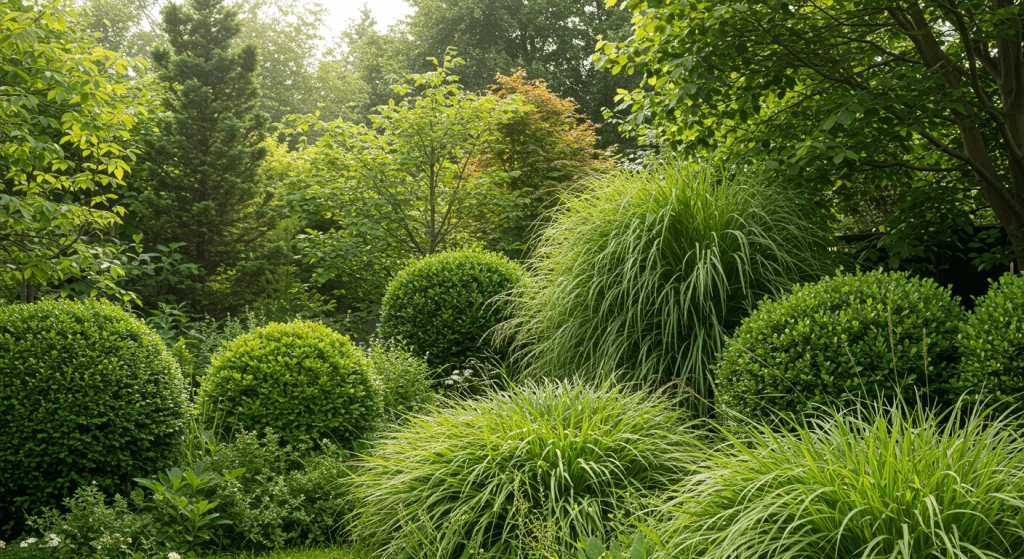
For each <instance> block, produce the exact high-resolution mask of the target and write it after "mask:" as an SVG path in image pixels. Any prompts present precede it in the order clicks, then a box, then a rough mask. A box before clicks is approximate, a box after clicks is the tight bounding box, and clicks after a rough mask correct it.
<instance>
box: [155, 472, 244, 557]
mask: <svg viewBox="0 0 1024 559" xmlns="http://www.w3.org/2000/svg"><path fill="white" fill-rule="evenodd" d="M243 471H244V470H234V471H231V472H227V473H224V474H223V475H221V474H220V473H218V472H216V471H214V470H212V469H210V467H209V465H207V464H206V463H205V462H198V463H196V464H194V465H192V466H190V467H188V468H186V469H185V470H182V469H180V468H171V469H169V470H167V471H166V472H161V473H160V474H158V475H157V477H156V478H154V479H149V478H136V480H135V481H137V482H138V483H139V485H140V486H142V487H143V488H144V489H146V490H148V491H147V492H146V496H145V497H144V498H141V499H139V503H140V508H141V511H142V514H143V515H145V516H147V517H148V520H149V521H150V524H151V526H150V532H151V534H152V537H153V538H154V539H155V540H156V541H158V542H160V544H161V545H162V546H163V547H167V548H169V549H179V550H182V551H185V552H190V551H196V550H198V549H200V548H202V547H204V546H205V545H206V544H208V542H210V541H211V540H213V539H214V538H215V537H216V536H217V532H218V527H219V526H222V525H224V524H230V523H231V521H230V520H227V519H225V518H222V517H221V514H220V512H218V511H215V510H214V509H216V508H217V505H219V504H220V502H219V501H216V500H215V499H214V497H215V495H216V491H217V485H218V484H220V483H221V482H222V481H224V480H230V479H233V478H235V477H238V476H239V475H240V474H241V473H242V472H243Z"/></svg>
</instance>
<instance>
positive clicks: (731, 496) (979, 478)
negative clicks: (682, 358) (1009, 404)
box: [655, 401, 1024, 559]
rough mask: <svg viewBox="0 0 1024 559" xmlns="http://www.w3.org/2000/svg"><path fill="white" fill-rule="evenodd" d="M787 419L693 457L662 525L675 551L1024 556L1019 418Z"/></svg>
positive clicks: (895, 558) (884, 413)
mask: <svg viewBox="0 0 1024 559" xmlns="http://www.w3.org/2000/svg"><path fill="white" fill-rule="evenodd" d="M779 427H780V426H779V425H772V424H765V425H762V424H755V423H743V425H742V426H738V427H736V426H734V427H730V428H724V429H723V431H724V434H725V435H726V436H727V438H726V439H725V440H723V441H722V442H721V443H720V444H717V445H714V446H705V447H703V448H699V449H697V450H696V451H695V452H694V454H695V457H697V458H701V462H700V464H699V465H698V466H697V467H696V468H695V469H694V474H693V475H691V476H690V477H688V478H687V479H686V481H684V482H683V483H682V484H681V485H680V487H679V488H678V489H676V490H675V492H674V499H673V500H671V501H670V502H669V503H668V505H667V506H666V507H665V508H664V509H663V511H662V513H663V514H664V515H665V516H664V517H663V518H664V520H663V522H661V523H656V526H655V531H656V532H657V533H658V534H659V535H660V537H661V538H662V543H663V545H664V548H663V556H664V557H673V558H679V559H687V558H696V557H700V558H705V559H716V558H720V559H726V558H729V559H733V558H736V557H786V558H807V559H811V558H815V559H818V558H822V557H844V558H853V559H869V558H870V559H875V558H878V559H881V558H883V557H884V558H890V559H919V558H922V557H961V558H975V559H981V558H988V559H1002V558H1010V557H1020V554H1021V549H1022V547H1024V530H1022V526H1021V520H1020V519H1021V518H1022V515H1024V500H1022V499H1021V496H1022V495H1024V440H1022V439H1021V436H1020V433H1021V424H1020V420H1019V417H1016V416H994V415H985V414H984V413H982V412H964V411H962V408H957V409H955V410H954V411H953V412H951V413H950V414H949V415H946V416H939V415H936V414H934V413H932V412H929V411H927V410H925V409H922V408H918V407H917V406H915V405H913V404H909V403H906V402H905V401H897V402H896V403H894V404H885V405H882V406H873V405H867V404H863V405H860V406H854V407H852V408H849V409H847V410H845V411H835V412H831V411H828V410H822V413H821V414H820V415H819V416H818V417H816V418H814V419H813V420H811V421H810V422H809V423H791V424H786V425H782V426H781V427H782V428H781V429H779Z"/></svg>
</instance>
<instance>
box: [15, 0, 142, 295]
mask: <svg viewBox="0 0 1024 559" xmlns="http://www.w3.org/2000/svg"><path fill="white" fill-rule="evenodd" d="M36 4H37V3H34V2H22V1H21V0H12V1H7V2H4V3H3V4H2V5H0V83H2V84H3V86H2V87H3V94H2V95H0V169H3V171H2V172H0V297H2V298H20V299H21V301H22V302H31V301H32V300H34V299H35V297H36V292H37V291H40V292H41V293H40V294H42V292H43V291H45V290H51V289H61V290H62V291H67V290H69V289H72V288H73V287H74V286H69V285H67V284H66V283H65V282H73V281H78V282H79V283H83V284H84V285H82V286H81V289H80V291H82V292H84V293H85V294H87V295H95V294H97V293H99V292H103V293H106V294H110V295H114V296H117V297H121V298H130V295H129V294H127V293H125V292H124V291H123V290H122V289H121V288H120V287H118V285H117V281H118V280H119V279H121V278H122V277H123V276H124V270H123V269H122V267H121V266H120V265H119V263H118V258H117V256H118V252H119V251H120V248H119V247H118V245H117V242H116V239H114V238H112V237H111V235H110V232H111V230H112V228H113V227H115V226H116V225H117V224H119V223H121V216H123V215H124V208H122V207H120V206H117V205H113V204H114V201H115V200H116V199H117V194H118V192H119V190H121V189H122V187H123V186H124V184H125V183H124V179H125V177H126V176H127V175H128V173H130V172H131V164H132V163H133V162H134V159H135V153H134V151H133V150H132V149H131V147H132V144H131V131H132V129H133V128H134V127H135V125H136V119H138V118H139V117H144V116H145V115H146V114H147V105H148V104H149V101H148V99H149V95H148V94H146V93H143V92H140V91H130V89H133V88H132V87H131V85H130V83H129V82H128V76H129V74H132V73H141V72H143V70H144V64H143V63H142V62H141V61H138V60H136V61H129V60H126V59H124V58H122V57H120V56H119V55H117V54H116V53H114V52H111V51H109V50H105V49H103V48H100V47H98V46H97V45H96V44H95V42H94V39H93V37H91V36H90V35H88V34H86V33H85V32H84V31H83V30H82V26H83V25H84V20H83V19H81V17H80V15H79V13H78V12H77V11H76V10H74V9H71V8H70V7H69V6H70V3H69V2H64V1H57V2H46V3H45V4H39V5H38V7H37V6H36ZM62 284H63V285H62Z"/></svg>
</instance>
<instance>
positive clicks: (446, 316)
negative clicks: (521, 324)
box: [379, 250, 522, 370]
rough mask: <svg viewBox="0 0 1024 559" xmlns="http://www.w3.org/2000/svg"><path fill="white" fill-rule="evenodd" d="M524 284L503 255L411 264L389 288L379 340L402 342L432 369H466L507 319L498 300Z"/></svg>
mask: <svg viewBox="0 0 1024 559" xmlns="http://www.w3.org/2000/svg"><path fill="white" fill-rule="evenodd" d="M521 279H522V270H521V269H520V268H519V266H518V265H517V264H515V263H514V262H512V261H511V260H509V259H507V258H505V257H504V256H501V255H498V254H493V253H488V252H481V251H474V250H459V251H454V252H445V253H441V254H435V255H432V256H428V257H426V258H424V259H422V260H419V261H417V262H414V263H412V264H411V265H409V266H408V267H406V268H405V269H404V270H402V271H401V272H399V273H398V275H397V276H395V278H394V279H393V280H392V281H391V283H390V284H388V289H387V293H386V294H385V295H384V300H383V302H382V303H381V312H380V329H379V335H380V336H381V338H383V339H385V340H401V341H403V342H404V343H405V344H407V346H408V348H409V349H410V350H411V351H413V352H414V353H416V354H417V355H420V356H423V357H425V358H426V360H427V363H428V364H429V365H430V366H431V367H432V368H434V369H441V370H444V369H450V368H453V367H454V368H457V367H460V366H462V365H463V364H464V363H466V361H468V360H469V359H470V358H473V357H481V356H482V355H483V354H484V353H485V350H484V348H483V347H482V343H483V342H482V340H483V339H484V337H485V336H486V335H487V334H488V332H489V331H490V330H491V329H492V328H493V327H494V326H495V325H497V324H499V323H500V322H502V321H503V320H504V319H505V318H507V309H506V304H505V302H504V301H503V300H501V299H500V297H501V296H502V295H503V294H505V293H507V292H508V291H509V290H510V289H512V287H513V286H515V285H516V284H518V283H519V281H520V280H521Z"/></svg>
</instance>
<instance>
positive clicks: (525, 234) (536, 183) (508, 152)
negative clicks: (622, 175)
mask: <svg viewBox="0 0 1024 559" xmlns="http://www.w3.org/2000/svg"><path fill="white" fill-rule="evenodd" d="M494 81H495V83H494V85H493V86H491V93H490V94H491V95H492V96H494V97H497V98H498V99H510V98H515V99H519V100H520V101H521V103H523V105H522V107H521V109H520V110H519V111H517V112H516V113H514V114H513V115H512V116H511V117H508V118H505V119H502V120H498V121H496V123H495V127H496V129H497V132H498V134H499V136H498V138H497V139H496V141H494V142H493V143H492V144H491V145H490V146H489V147H488V149H487V150H486V151H485V152H484V154H483V157H482V158H481V161H480V162H479V166H480V168H481V172H482V173H491V174H496V175H497V176H498V177H500V180H501V182H502V183H503V184H504V185H505V189H506V191H507V192H509V193H510V194H511V195H512V198H513V199H514V200H515V201H516V203H515V206H514V208H513V209H512V210H511V213H510V214H509V215H508V216H507V219H506V221H507V222H508V223H507V225H506V226H505V227H504V228H503V230H502V231H501V233H500V236H499V238H498V239H497V247H496V248H499V249H501V250H503V251H505V252H508V253H510V254H512V255H514V256H521V255H522V254H523V253H524V252H525V251H526V250H527V246H528V244H529V239H530V237H531V236H532V235H533V234H534V233H535V232H536V231H537V229H538V227H542V226H543V225H544V224H545V223H546V222H547V219H546V217H545V216H546V214H547V213H548V212H549V211H550V210H551V209H552V208H553V207H554V206H555V205H556V204H557V203H558V200H559V199H560V198H561V196H562V195H563V194H565V192H566V190H568V189H571V188H572V187H574V186H576V185H578V184H579V181H580V180H581V179H582V178H583V177H585V176H586V175H587V174H589V173H591V172H593V171H596V170H598V169H600V168H601V167H602V166H604V165H606V164H607V159H606V158H605V157H606V155H607V154H606V153H605V152H602V151H600V150H598V149H597V147H596V146H597V142H598V129H599V127H598V126H597V125H595V124H593V123H591V122H590V121H588V120H587V119H586V118H585V117H584V116H583V115H582V114H581V111H580V107H579V104H577V103H576V101H574V100H572V99H566V98H563V97H560V96H559V95H558V94H557V93H555V92H553V91H551V90H550V89H549V88H548V84H547V82H545V81H544V80H540V79H536V80H531V79H528V78H527V76H526V71H525V70H523V69H518V70H516V71H515V72H514V73H513V74H512V75H509V76H505V75H501V74H499V75H497V76H495V80H494Z"/></svg>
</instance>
